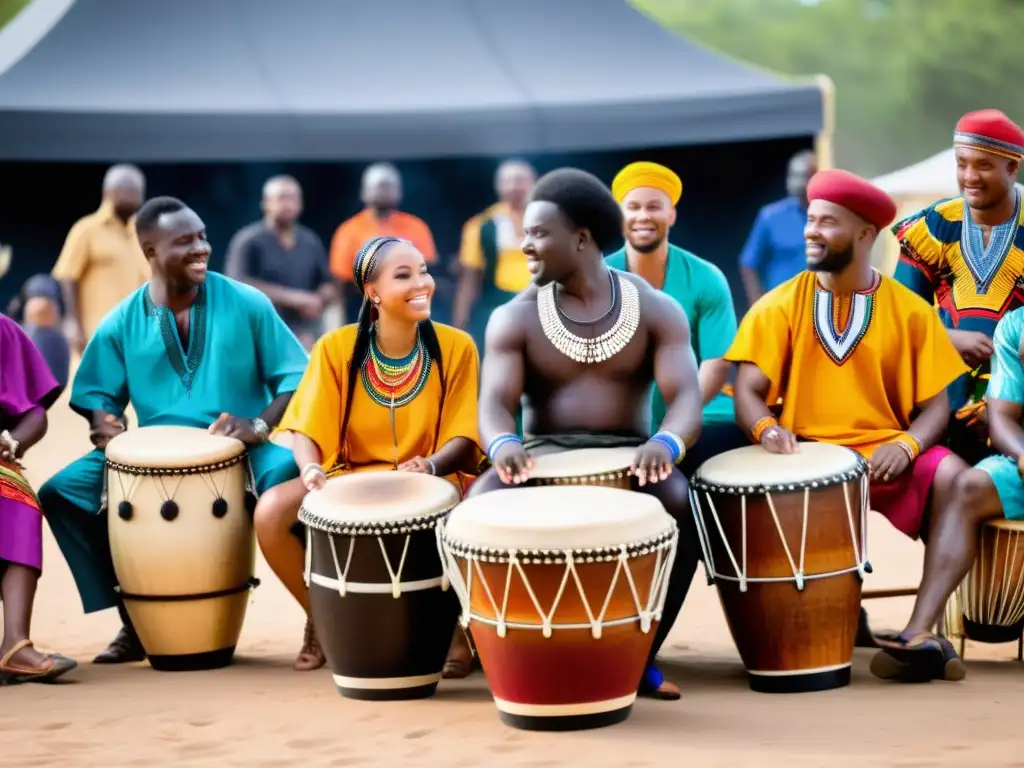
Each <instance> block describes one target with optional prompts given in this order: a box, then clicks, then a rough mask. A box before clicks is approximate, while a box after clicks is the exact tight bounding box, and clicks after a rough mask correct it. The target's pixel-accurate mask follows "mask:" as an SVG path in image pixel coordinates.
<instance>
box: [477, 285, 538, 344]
mask: <svg viewBox="0 0 1024 768" xmlns="http://www.w3.org/2000/svg"><path fill="white" fill-rule="evenodd" d="M536 317H537V288H536V286H533V285H531V286H530V287H529V288H527V289H526V290H524V291H522V292H521V293H519V294H516V296H515V297H514V298H512V299H510V300H509V301H507V302H506V303H504V304H502V305H501V306H500V307H498V308H497V309H495V310H494V311H493V312H492V313H491V316H490V318H489V319H488V321H487V333H486V341H485V346H487V347H493V346H500V347H509V346H519V345H521V344H525V342H526V334H527V328H528V327H529V324H530V322H531V320H534V319H536Z"/></svg>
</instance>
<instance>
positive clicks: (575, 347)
mask: <svg viewBox="0 0 1024 768" xmlns="http://www.w3.org/2000/svg"><path fill="white" fill-rule="evenodd" d="M615 278H616V279H617V280H618V284H619V294H620V295H621V296H622V300H621V303H620V304H619V316H618V317H617V318H616V319H615V323H614V324H613V325H612V327H611V328H609V329H608V330H607V331H605V332H604V333H602V334H601V335H600V336H598V337H597V338H594V339H586V338H583V337H582V336H577V335H576V334H575V333H573V332H572V331H570V330H569V329H568V328H566V327H565V323H564V322H562V317H561V313H560V312H559V310H558V305H557V303H556V301H555V283H548V284H547V285H545V286H544V287H542V288H541V289H540V290H539V291H538V292H537V314H538V315H539V316H540V326H541V328H542V329H543V330H544V335H545V336H547V338H548V341H550V342H551V343H552V344H553V345H554V347H555V349H557V350H558V351H559V352H561V353H562V354H563V355H565V356H566V357H568V358H571V359H572V360H575V361H576V362H577V363H600V362H602V361H603V360H608V359H609V358H611V357H614V356H615V355H617V354H618V353H619V352H621V351H622V350H623V349H625V348H626V345H627V344H629V342H630V341H631V340H632V338H633V335H634V334H635V333H636V329H637V328H639V327H640V292H639V291H637V288H636V285H635V284H634V283H633V281H632V280H624V279H623V278H622V277H621V275H618V274H616V275H615ZM614 300H615V299H614V292H613V294H612V301H614Z"/></svg>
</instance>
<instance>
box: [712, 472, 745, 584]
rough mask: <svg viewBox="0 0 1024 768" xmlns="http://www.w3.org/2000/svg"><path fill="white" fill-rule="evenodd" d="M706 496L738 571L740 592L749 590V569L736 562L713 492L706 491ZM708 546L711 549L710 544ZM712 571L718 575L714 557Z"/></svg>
mask: <svg viewBox="0 0 1024 768" xmlns="http://www.w3.org/2000/svg"><path fill="white" fill-rule="evenodd" d="M705 496H706V497H707V500H708V506H709V507H710V508H711V515H712V517H714V518H715V527H716V528H718V535H719V536H720V537H721V539H722V544H724V545H725V554H727V555H728V556H729V560H730V561H731V562H732V567H733V570H734V571H735V573H736V577H737V578H738V579H739V580H740V592H746V591H747V570H746V568H744V569H742V570H740V564H739V563H738V562H736V555H735V554H734V553H733V551H732V546H731V545H730V544H729V539H728V537H726V535H725V529H724V528H722V521H721V520H720V519H719V518H718V510H717V509H715V502H714V500H713V499H712V498H711V494H710V493H707V492H705ZM746 498H747V497H746V496H744V497H743V500H744V501H746ZM708 548H709V549H710V546H709V547H708ZM711 571H712V573H713V574H714V575H716V576H717V575H718V574H717V572H716V571H715V563H714V559H712V561H711Z"/></svg>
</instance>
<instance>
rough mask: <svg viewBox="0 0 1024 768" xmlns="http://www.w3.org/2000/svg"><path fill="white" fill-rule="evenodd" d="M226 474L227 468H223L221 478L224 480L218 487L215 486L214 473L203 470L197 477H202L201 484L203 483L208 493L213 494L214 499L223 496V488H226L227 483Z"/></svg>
mask: <svg viewBox="0 0 1024 768" xmlns="http://www.w3.org/2000/svg"><path fill="white" fill-rule="evenodd" d="M227 476H228V473H227V470H224V471H222V472H221V478H222V479H223V480H224V482H223V483H221V487H220V488H218V487H217V478H216V475H214V473H213V472H209V473H206V472H203V473H202V474H200V475H199V477H201V478H202V479H203V485H205V486H206V489H207V490H208V491H210V493H212V494H213V498H214V499H222V498H224V489H225V488H227V484H228V483H227Z"/></svg>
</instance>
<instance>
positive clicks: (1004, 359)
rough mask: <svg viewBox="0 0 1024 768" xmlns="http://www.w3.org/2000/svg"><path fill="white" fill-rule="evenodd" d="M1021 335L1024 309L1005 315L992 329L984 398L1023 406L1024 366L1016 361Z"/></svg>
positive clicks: (1019, 360) (1018, 360)
mask: <svg viewBox="0 0 1024 768" xmlns="http://www.w3.org/2000/svg"><path fill="white" fill-rule="evenodd" d="M1022 332H1024V307H1018V308H1017V309H1015V310H1013V311H1011V312H1007V313H1006V314H1005V315H1003V318H1002V320H1000V321H999V323H998V325H996V332H995V336H994V337H993V339H992V346H993V347H995V352H994V353H993V354H992V378H990V379H989V382H988V390H987V391H986V396H987V397H988V398H989V399H990V400H1006V401H1007V402H1010V403H1016V404H1017V405H1024V363H1022V362H1021V359H1020V338H1021V334H1022Z"/></svg>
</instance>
